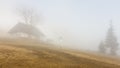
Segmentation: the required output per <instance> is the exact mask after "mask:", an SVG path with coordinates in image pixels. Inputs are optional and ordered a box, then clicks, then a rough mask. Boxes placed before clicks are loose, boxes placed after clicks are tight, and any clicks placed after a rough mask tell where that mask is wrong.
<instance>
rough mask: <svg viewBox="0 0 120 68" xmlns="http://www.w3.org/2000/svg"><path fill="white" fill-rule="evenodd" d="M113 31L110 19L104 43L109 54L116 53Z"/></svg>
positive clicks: (116, 44) (115, 39)
mask: <svg viewBox="0 0 120 68" xmlns="http://www.w3.org/2000/svg"><path fill="white" fill-rule="evenodd" d="M113 31H114V30H113V26H112V21H111V24H110V28H109V29H108V33H107V37H106V41H105V45H106V47H108V48H110V54H111V55H116V51H117V49H118V42H117V38H116V36H115V35H114V32H113Z"/></svg>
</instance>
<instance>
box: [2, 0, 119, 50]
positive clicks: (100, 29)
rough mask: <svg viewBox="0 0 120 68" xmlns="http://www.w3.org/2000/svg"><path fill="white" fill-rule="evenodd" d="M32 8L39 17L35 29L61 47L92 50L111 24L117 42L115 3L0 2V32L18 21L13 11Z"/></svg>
mask: <svg viewBox="0 0 120 68" xmlns="http://www.w3.org/2000/svg"><path fill="white" fill-rule="evenodd" d="M19 7H32V8H34V9H36V11H38V12H40V14H42V17H43V21H42V24H41V25H40V26H38V27H39V28H41V29H42V31H43V32H44V33H45V34H46V35H47V37H48V38H50V39H53V40H56V41H59V37H61V36H62V41H59V42H57V43H62V44H64V46H69V47H74V48H77V49H90V50H96V49H97V47H98V44H99V42H100V41H101V40H104V38H105V36H106V33H107V32H106V31H107V29H108V28H109V22H110V20H112V21H113V25H114V30H115V31H114V32H115V34H116V36H117V37H118V42H120V30H119V29H120V1H119V0H0V28H1V29H0V30H3V31H8V30H9V29H10V28H12V27H13V26H14V25H15V24H16V23H18V21H19V19H18V16H17V11H16V8H19Z"/></svg>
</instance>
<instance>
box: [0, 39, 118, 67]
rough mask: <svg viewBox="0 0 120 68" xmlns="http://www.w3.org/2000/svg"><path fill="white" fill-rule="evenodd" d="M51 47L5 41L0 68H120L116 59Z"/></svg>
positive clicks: (0, 55) (0, 56) (0, 44)
mask: <svg viewBox="0 0 120 68" xmlns="http://www.w3.org/2000/svg"><path fill="white" fill-rule="evenodd" d="M7 42H8V41H7ZM9 42H11V41H9ZM38 45H39V46H38ZM50 47H51V46H48V44H43V43H39V44H38V43H37V44H32V45H31V44H30V43H29V44H25V43H20V42H19V43H18V42H17V43H12V44H11V43H5V41H4V42H2V43H0V68H120V65H119V63H118V62H119V60H117V61H115V59H114V58H109V59H108V58H107V57H103V56H102V57H100V56H98V55H94V56H93V55H92V54H88V53H84V52H78V51H72V50H69V49H66V50H65V49H59V48H55V47H53V48H52V47H51V48H50ZM106 58H107V60H106ZM104 59H105V60H104ZM102 60H104V61H102ZM113 60H114V61H113ZM111 61H113V62H111ZM117 63H118V64H117Z"/></svg>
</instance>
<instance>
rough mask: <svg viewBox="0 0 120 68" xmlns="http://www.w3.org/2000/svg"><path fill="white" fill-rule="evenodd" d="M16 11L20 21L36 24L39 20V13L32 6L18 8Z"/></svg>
mask: <svg viewBox="0 0 120 68" xmlns="http://www.w3.org/2000/svg"><path fill="white" fill-rule="evenodd" d="M17 11H18V15H19V17H20V19H21V21H22V22H23V23H25V24H29V25H37V24H38V23H39V22H40V20H41V17H40V15H39V14H38V13H37V12H36V11H35V10H34V9H33V8H25V7H23V8H18V9H17Z"/></svg>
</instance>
